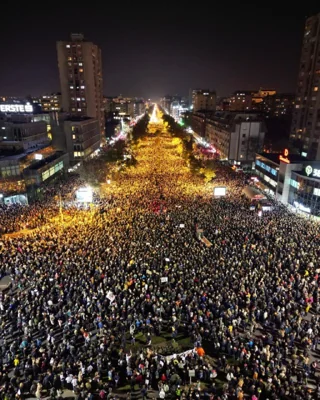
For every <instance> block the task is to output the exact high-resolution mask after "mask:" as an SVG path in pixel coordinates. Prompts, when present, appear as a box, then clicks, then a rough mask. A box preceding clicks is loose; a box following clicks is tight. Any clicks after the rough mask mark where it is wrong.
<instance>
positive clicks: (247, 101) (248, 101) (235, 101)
mask: <svg viewBox="0 0 320 400" xmlns="http://www.w3.org/2000/svg"><path fill="white" fill-rule="evenodd" d="M251 109H252V94H251V93H247V92H244V91H240V92H235V93H234V94H233V96H231V98H230V101H229V110H230V111H246V110H251Z"/></svg>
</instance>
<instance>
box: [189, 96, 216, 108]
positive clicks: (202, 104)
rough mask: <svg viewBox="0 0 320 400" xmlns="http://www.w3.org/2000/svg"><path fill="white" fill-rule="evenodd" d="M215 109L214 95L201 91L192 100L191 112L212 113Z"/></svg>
mask: <svg viewBox="0 0 320 400" xmlns="http://www.w3.org/2000/svg"><path fill="white" fill-rule="evenodd" d="M215 109H216V93H215V92H210V91H208V92H206V91H201V92H197V93H196V94H195V95H194V98H193V110H194V111H195V112H196V111H199V110H208V111H214V110H215Z"/></svg>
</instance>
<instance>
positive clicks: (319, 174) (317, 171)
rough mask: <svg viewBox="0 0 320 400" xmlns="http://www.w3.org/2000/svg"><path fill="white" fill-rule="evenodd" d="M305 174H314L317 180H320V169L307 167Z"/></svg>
mask: <svg viewBox="0 0 320 400" xmlns="http://www.w3.org/2000/svg"><path fill="white" fill-rule="evenodd" d="M305 172H306V174H307V175H308V176H310V175H311V174H312V176H314V177H315V178H320V169H316V168H313V167H311V165H307V166H306V168H305Z"/></svg>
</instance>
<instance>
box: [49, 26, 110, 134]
mask: <svg viewBox="0 0 320 400" xmlns="http://www.w3.org/2000/svg"><path fill="white" fill-rule="evenodd" d="M57 51H58V65H59V73H60V84H61V95H62V108H63V111H66V112H68V113H70V114H72V115H74V116H78V117H81V116H86V117H90V118H96V119H97V120H98V121H99V130H100V134H101V137H102V138H103V137H104V131H105V123H104V109H103V108H104V106H103V93H102V91H103V88H102V63H101V50H100V48H99V47H98V46H97V45H96V44H94V43H92V42H88V41H86V40H84V36H83V35H82V34H72V35H71V40H69V41H59V42H57Z"/></svg>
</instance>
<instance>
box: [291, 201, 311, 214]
mask: <svg viewBox="0 0 320 400" xmlns="http://www.w3.org/2000/svg"><path fill="white" fill-rule="evenodd" d="M293 204H294V206H295V207H296V208H297V209H298V210H300V211H303V212H305V213H308V214H310V213H311V209H310V208H309V207H305V206H304V205H303V204H300V203H298V202H297V201H294V202H293Z"/></svg>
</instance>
